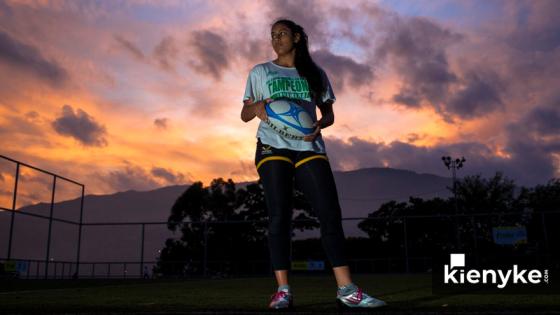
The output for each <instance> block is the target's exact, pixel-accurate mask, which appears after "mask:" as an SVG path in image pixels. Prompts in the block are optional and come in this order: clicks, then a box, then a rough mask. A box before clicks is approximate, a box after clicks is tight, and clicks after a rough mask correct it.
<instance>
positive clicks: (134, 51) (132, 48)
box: [114, 35, 145, 61]
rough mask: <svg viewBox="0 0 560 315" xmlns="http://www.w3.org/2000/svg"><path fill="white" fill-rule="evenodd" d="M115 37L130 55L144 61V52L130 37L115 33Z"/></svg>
mask: <svg viewBox="0 0 560 315" xmlns="http://www.w3.org/2000/svg"><path fill="white" fill-rule="evenodd" d="M114 37H115V40H116V41H117V43H118V44H119V45H120V47H122V48H124V49H125V50H126V51H127V52H128V53H129V54H130V55H132V56H133V57H134V58H136V59H137V60H139V61H144V59H145V56H144V53H143V52H142V51H141V50H140V49H139V48H138V47H136V45H134V44H133V43H132V42H131V41H129V40H128V39H126V38H124V37H122V36H120V35H115V36H114Z"/></svg>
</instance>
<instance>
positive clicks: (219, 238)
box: [158, 178, 319, 272]
mask: <svg viewBox="0 0 560 315" xmlns="http://www.w3.org/2000/svg"><path fill="white" fill-rule="evenodd" d="M294 208H295V209H294V211H293V215H294V216H295V218H296V219H295V220H294V221H293V227H294V229H299V230H301V231H303V230H306V229H311V228H315V227H318V226H319V225H318V223H316V222H313V221H310V220H312V219H313V217H314V215H313V214H312V213H311V209H310V206H309V204H308V203H307V201H306V200H305V198H304V196H303V194H302V193H301V192H299V191H297V190H295V191H294ZM266 219H267V212H266V203H265V200H264V193H263V190H262V187H261V186H260V184H259V183H253V184H248V185H247V186H246V188H244V189H243V188H242V189H237V188H236V186H235V183H234V182H233V181H232V180H231V179H228V180H227V181H224V180H223V179H222V178H217V179H214V180H212V182H211V183H210V185H209V186H208V187H204V186H203V184H202V182H195V183H193V184H192V185H191V186H190V187H189V188H188V189H187V190H186V191H185V192H184V193H183V194H182V195H181V196H179V198H177V200H176V202H175V203H174V204H173V206H172V208H171V214H170V216H169V219H168V224H167V226H168V228H169V229H170V230H171V231H173V232H176V231H177V230H178V229H180V233H181V238H180V240H177V241H170V240H168V242H166V247H165V248H164V250H163V251H162V253H164V252H165V253H166V255H165V256H164V255H162V256H161V257H160V259H159V261H158V266H159V265H161V266H163V265H164V263H165V260H166V259H169V258H171V257H172V258H173V259H177V260H179V261H184V262H185V264H186V262H187V261H192V262H193V264H195V265H197V266H199V267H200V268H198V270H199V271H200V270H202V261H203V259H204V258H205V257H206V258H207V260H208V261H211V260H218V261H221V263H219V264H218V265H217V266H216V267H211V269H212V268H214V269H223V268H226V269H227V268H232V266H227V264H228V263H235V262H236V261H239V263H241V262H240V261H241V260H250V259H255V260H262V259H263V258H265V257H267V244H266V231H267V223H266V222H267V220H266ZM183 221H187V222H183ZM205 245H206V247H205ZM205 255H206V256H205ZM175 266H176V267H174V269H165V270H169V271H171V272H175V271H177V270H183V269H184V268H183V269H181V268H182V267H181V266H180V264H175ZM161 270H164V268H162V269H161ZM225 271H227V270H222V272H225Z"/></svg>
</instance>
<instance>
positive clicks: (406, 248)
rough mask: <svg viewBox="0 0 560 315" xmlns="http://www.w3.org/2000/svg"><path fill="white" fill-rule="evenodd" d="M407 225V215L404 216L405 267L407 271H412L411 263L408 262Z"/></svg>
mask: <svg viewBox="0 0 560 315" xmlns="http://www.w3.org/2000/svg"><path fill="white" fill-rule="evenodd" d="M406 230H407V227H406V217H405V218H403V234H404V235H403V236H404V259H405V268H406V273H409V272H410V268H409V264H408V241H407V231H406Z"/></svg>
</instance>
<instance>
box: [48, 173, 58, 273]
mask: <svg viewBox="0 0 560 315" xmlns="http://www.w3.org/2000/svg"><path fill="white" fill-rule="evenodd" d="M55 189H56V175H55V176H54V179H53V185H52V195H51V211H50V214H49V234H48V237H47V259H46V261H47V263H46V264H45V279H48V277H49V255H50V252H51V231H52V219H53V210H54V194H55Z"/></svg>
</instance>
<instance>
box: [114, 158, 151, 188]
mask: <svg viewBox="0 0 560 315" xmlns="http://www.w3.org/2000/svg"><path fill="white" fill-rule="evenodd" d="M105 181H106V183H107V184H108V185H109V186H110V187H111V188H112V189H113V190H114V191H124V190H138V191H142V190H151V189H155V188H158V187H160V186H161V185H160V183H159V182H158V181H157V180H155V179H154V178H153V177H152V176H151V175H150V174H149V173H147V172H146V171H145V170H144V169H143V168H141V167H139V166H135V165H131V164H130V163H127V165H126V166H125V167H124V169H121V170H118V171H111V172H109V174H108V175H107V176H105Z"/></svg>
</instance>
